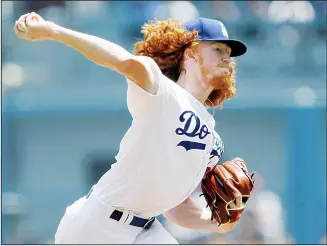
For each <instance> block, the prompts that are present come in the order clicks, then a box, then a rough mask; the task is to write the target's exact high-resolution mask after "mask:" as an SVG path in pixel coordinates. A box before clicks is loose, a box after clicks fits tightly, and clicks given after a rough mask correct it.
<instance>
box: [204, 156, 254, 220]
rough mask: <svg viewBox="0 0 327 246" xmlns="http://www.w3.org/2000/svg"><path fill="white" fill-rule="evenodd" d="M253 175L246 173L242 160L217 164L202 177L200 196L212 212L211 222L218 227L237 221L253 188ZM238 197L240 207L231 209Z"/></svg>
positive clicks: (235, 159)
mask: <svg viewBox="0 0 327 246" xmlns="http://www.w3.org/2000/svg"><path fill="white" fill-rule="evenodd" d="M253 175H254V173H252V174H249V173H248V170H247V167H246V163H245V161H244V160H243V159H242V158H234V159H232V160H231V161H226V162H224V163H222V164H217V165H216V166H215V167H213V168H212V169H211V170H209V171H208V172H207V173H206V174H205V175H204V177H203V179H202V183H201V188H202V192H203V194H202V195H203V196H204V197H205V199H206V201H207V203H208V205H207V206H209V208H210V210H211V212H212V216H211V220H216V221H217V223H218V225H220V224H226V223H230V222H236V221H237V220H239V218H240V216H241V214H242V213H243V211H244V209H245V207H246V204H247V201H248V199H249V198H250V193H251V191H252V190H253V187H254V179H253ZM238 197H241V198H242V206H241V207H240V208H232V206H231V205H230V204H231V203H234V201H235V199H236V198H238Z"/></svg>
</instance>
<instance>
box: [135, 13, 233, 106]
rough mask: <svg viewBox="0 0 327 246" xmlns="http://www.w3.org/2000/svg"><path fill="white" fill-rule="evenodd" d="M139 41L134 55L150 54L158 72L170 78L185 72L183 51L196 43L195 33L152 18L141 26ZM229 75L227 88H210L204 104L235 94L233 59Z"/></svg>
mask: <svg viewBox="0 0 327 246" xmlns="http://www.w3.org/2000/svg"><path fill="white" fill-rule="evenodd" d="M141 33H142V34H143V35H144V38H143V40H141V41H139V42H136V44H135V46H134V52H135V54H136V55H140V56H148V57H151V58H152V59H153V60H154V61H155V62H156V63H157V65H158V66H159V68H160V69H161V71H162V73H163V74H164V75H165V76H167V77H168V78H170V79H171V80H173V81H175V82H176V81H177V80H178V77H179V75H180V73H181V71H183V70H184V71H185V69H184V67H183V65H184V53H185V52H189V54H191V53H193V52H194V51H195V50H196V48H197V47H198V45H199V42H198V41H196V39H197V36H198V32H197V31H192V32H190V31H188V30H186V29H185V28H184V26H183V25H182V23H181V22H180V21H177V20H171V19H169V20H166V21H160V20H154V21H150V22H149V23H145V24H144V25H143V26H142V28H141ZM231 65H232V66H231V67H230V74H229V75H228V76H227V77H226V78H225V79H226V80H227V81H226V82H227V84H228V85H229V86H228V88H221V89H216V90H214V91H212V93H211V94H210V95H209V96H208V98H207V100H206V101H205V105H206V106H207V107H217V106H220V107H221V106H222V104H223V102H224V100H226V99H230V98H231V97H233V96H234V94H235V69H234V67H235V62H234V60H232V63H231Z"/></svg>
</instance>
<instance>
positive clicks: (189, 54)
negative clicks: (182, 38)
mask: <svg viewBox="0 0 327 246" xmlns="http://www.w3.org/2000/svg"><path fill="white" fill-rule="evenodd" d="M197 53H198V52H197V50H195V49H194V48H193V49H192V48H186V49H185V52H184V57H183V58H184V59H183V60H184V61H187V60H188V59H192V60H193V62H194V61H195V62H197V61H198V59H197Z"/></svg>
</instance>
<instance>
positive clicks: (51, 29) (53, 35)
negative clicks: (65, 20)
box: [47, 21, 61, 40]
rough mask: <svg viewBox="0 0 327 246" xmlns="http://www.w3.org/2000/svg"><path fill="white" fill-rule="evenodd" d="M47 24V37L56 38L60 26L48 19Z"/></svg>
mask: <svg viewBox="0 0 327 246" xmlns="http://www.w3.org/2000/svg"><path fill="white" fill-rule="evenodd" d="M47 25H48V27H49V33H48V38H49V39H52V40H57V39H58V37H59V35H60V29H61V27H60V26H58V25H57V24H55V23H53V22H50V21H47Z"/></svg>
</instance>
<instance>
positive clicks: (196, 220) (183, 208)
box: [163, 198, 235, 233]
mask: <svg viewBox="0 0 327 246" xmlns="http://www.w3.org/2000/svg"><path fill="white" fill-rule="evenodd" d="M201 214H202V209H201V208H200V207H199V206H198V205H197V204H196V203H194V202H193V201H192V200H191V199H190V198H187V199H186V200H185V201H184V202H182V203H181V204H179V205H178V206H176V207H174V208H172V209H171V210H169V211H167V212H166V213H164V214H163V216H164V217H165V218H166V219H168V220H170V221H172V222H174V223H176V224H178V225H180V226H182V227H185V228H188V229H193V230H198V231H207V232H216V233H226V232H228V231H230V230H231V229H232V228H233V227H234V226H235V223H229V224H224V225H220V226H218V225H217V223H216V222H214V221H211V220H210V219H202V218H201Z"/></svg>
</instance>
